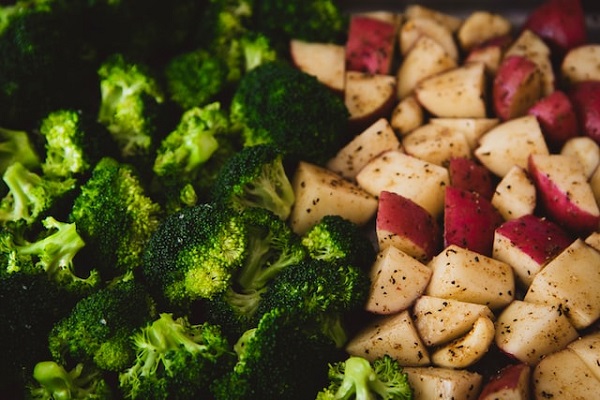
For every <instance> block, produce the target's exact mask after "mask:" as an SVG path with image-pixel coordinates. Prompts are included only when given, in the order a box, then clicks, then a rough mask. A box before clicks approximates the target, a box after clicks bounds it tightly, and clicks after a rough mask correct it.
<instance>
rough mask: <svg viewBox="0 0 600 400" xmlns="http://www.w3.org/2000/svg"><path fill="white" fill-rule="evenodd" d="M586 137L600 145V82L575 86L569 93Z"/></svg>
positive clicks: (589, 82)
mask: <svg viewBox="0 0 600 400" xmlns="http://www.w3.org/2000/svg"><path fill="white" fill-rule="evenodd" d="M567 94H568V95H569V98H570V99H571V102H572V103H573V107H574V109H575V113H576V114H577V119H578V121H579V126H580V128H581V130H582V133H583V134H584V135H587V136H589V137H591V138H592V139H594V140H595V141H596V142H597V143H598V144H600V81H583V82H578V83H576V84H574V85H573V86H572V87H571V89H570V90H569V91H568V93H567Z"/></svg>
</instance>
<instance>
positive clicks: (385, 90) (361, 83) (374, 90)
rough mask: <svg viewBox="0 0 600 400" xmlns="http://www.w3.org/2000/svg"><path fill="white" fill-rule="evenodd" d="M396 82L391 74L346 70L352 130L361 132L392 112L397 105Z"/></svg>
mask: <svg viewBox="0 0 600 400" xmlns="http://www.w3.org/2000/svg"><path fill="white" fill-rule="evenodd" d="M396 82H397V81H396V77H394V76H391V75H383V74H370V73H367V72H358V71H346V90H345V93H344V103H345V104H346V107H347V108H348V112H349V113H350V127H349V129H350V130H352V131H353V132H361V131H363V130H365V129H366V128H368V127H369V126H370V125H371V124H373V123H374V122H375V121H377V120H378V119H379V118H382V117H388V116H389V115H390V114H391V112H392V110H393V109H394V106H395V105H396Z"/></svg>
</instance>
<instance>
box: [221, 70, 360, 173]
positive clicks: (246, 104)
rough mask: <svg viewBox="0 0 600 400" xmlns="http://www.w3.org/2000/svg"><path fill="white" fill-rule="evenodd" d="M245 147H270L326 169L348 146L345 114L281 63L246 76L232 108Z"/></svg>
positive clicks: (332, 97)
mask: <svg viewBox="0 0 600 400" xmlns="http://www.w3.org/2000/svg"><path fill="white" fill-rule="evenodd" d="M230 116H231V119H232V122H233V123H235V124H238V125H240V127H241V129H242V131H243V136H244V144H245V145H246V146H253V145H257V144H261V143H272V144H274V145H275V146H277V147H278V148H279V149H280V150H281V151H282V153H283V155H284V157H285V158H286V159H287V160H289V161H290V162H292V161H297V160H304V161H308V162H314V163H317V164H319V163H324V162H325V161H326V160H328V159H329V158H330V157H332V156H333V155H334V154H335V153H336V151H337V150H338V149H339V148H340V146H342V145H343V144H344V143H345V142H347V141H348V139H349V138H347V137H346V136H347V134H346V126H347V124H348V117H349V113H348V109H347V108H346V105H345V104H344V101H343V99H342V98H340V97H339V96H338V95H336V94H335V93H333V91H331V90H330V89H329V88H327V87H326V86H325V85H323V84H322V83H320V82H319V81H318V80H317V78H315V77H314V76H312V75H309V74H307V73H304V72H302V71H300V70H299V69H297V68H295V67H293V66H292V65H290V64H289V63H286V62H283V61H272V62H265V63H263V64H261V65H259V66H258V67H255V68H254V69H252V70H251V71H249V72H248V73H246V74H245V75H244V76H243V77H242V79H241V81H240V84H239V86H238V87H237V89H236V91H235V93H234V94H233V98H232V100H231V105H230Z"/></svg>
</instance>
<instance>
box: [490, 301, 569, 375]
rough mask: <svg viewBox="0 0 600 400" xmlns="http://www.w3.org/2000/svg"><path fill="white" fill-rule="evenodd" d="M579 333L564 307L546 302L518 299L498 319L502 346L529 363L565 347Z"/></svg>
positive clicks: (517, 357)
mask: <svg viewBox="0 0 600 400" xmlns="http://www.w3.org/2000/svg"><path fill="white" fill-rule="evenodd" d="M578 336H579V333H578V332H577V330H576V329H575V327H574V326H573V325H572V324H571V322H570V321H569V319H568V318H567V316H566V315H565V314H564V313H563V312H562V311H561V310H560V309H557V308H556V307H552V306H548V305H545V304H537V303H531V302H526V301H521V300H515V301H513V302H512V303H510V304H509V305H508V306H507V307H506V308H505V309H504V310H502V312H501V313H500V315H498V318H497V320H496V337H495V342H496V345H497V346H498V348H499V349H500V350H502V351H503V352H504V353H506V354H508V355H509V356H510V357H513V358H515V359H517V360H519V361H521V362H524V363H527V364H529V365H535V364H537V363H538V362H539V361H540V360H541V359H543V358H544V357H545V356H547V355H548V354H551V353H554V352H557V351H560V350H562V349H564V348H565V347H566V346H567V345H568V344H569V343H571V342H572V341H573V340H575V339H577V337H578Z"/></svg>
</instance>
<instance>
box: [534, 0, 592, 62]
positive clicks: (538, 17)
mask: <svg viewBox="0 0 600 400" xmlns="http://www.w3.org/2000/svg"><path fill="white" fill-rule="evenodd" d="M523 29H529V30H530V31H532V32H534V33H535V34H537V35H538V36H539V37H541V38H542V39H543V40H544V41H545V42H547V43H548V44H549V45H550V46H551V47H552V50H553V51H555V52H557V54H558V55H559V56H562V55H564V54H565V53H566V52H567V51H568V50H570V49H572V48H574V47H577V46H579V45H582V44H584V43H586V42H587V30H586V22H585V15H584V11H583V7H582V6H581V1H580V0H546V1H545V2H544V3H542V4H541V5H540V6H538V7H537V8H535V9H534V10H533V11H532V12H530V13H529V15H528V17H527V19H526V20H525V22H524V24H523Z"/></svg>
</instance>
